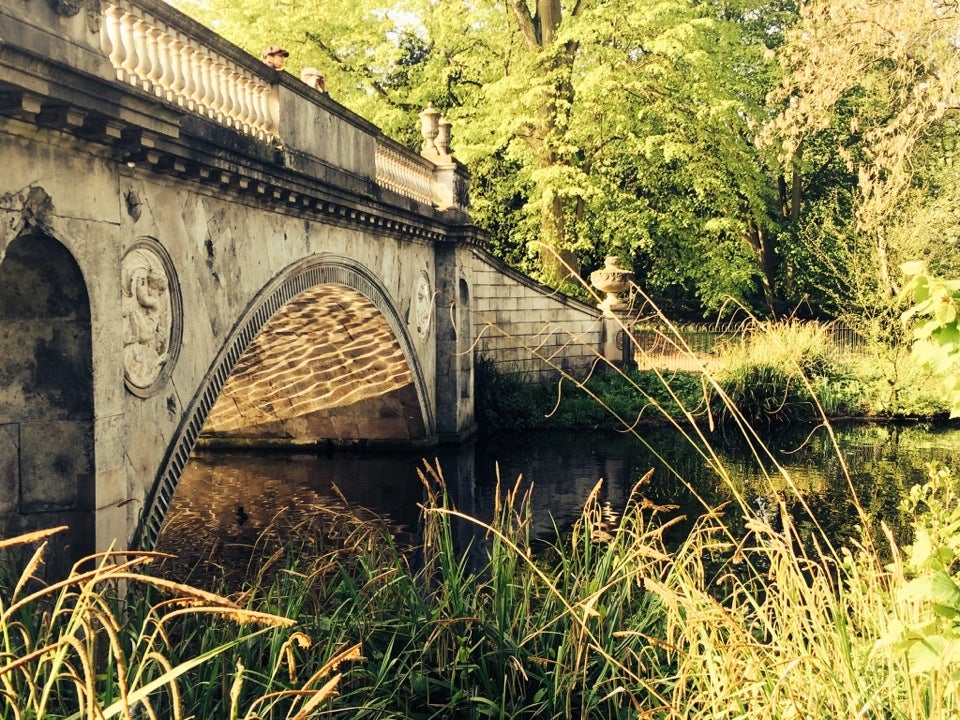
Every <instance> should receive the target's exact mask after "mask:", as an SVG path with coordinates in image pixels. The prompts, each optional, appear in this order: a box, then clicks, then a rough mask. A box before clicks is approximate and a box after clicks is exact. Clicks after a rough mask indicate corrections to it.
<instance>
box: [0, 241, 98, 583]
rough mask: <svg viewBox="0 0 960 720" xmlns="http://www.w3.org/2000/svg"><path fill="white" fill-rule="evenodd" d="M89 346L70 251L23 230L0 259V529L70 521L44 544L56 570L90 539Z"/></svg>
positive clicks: (85, 310) (10, 531)
mask: <svg viewBox="0 0 960 720" xmlns="http://www.w3.org/2000/svg"><path fill="white" fill-rule="evenodd" d="M91 348H92V346H91V326H90V305H89V301H88V297H87V292H86V287H85V285H84V283H83V277H82V276H81V274H80V269H79V267H78V266H77V264H76V262H75V261H74V259H73V257H72V256H71V255H70V253H69V252H68V251H67V250H66V248H65V247H64V246H63V245H61V244H60V243H59V242H57V241H56V240H53V239H51V238H49V237H47V236H45V235H43V234H39V233H27V234H22V235H21V236H19V237H18V238H17V239H16V240H14V241H13V242H12V243H11V244H10V246H9V247H8V248H7V251H6V254H5V256H4V258H3V262H2V263H0V349H2V352H0V483H2V486H0V530H2V532H3V535H4V536H6V537H10V536H12V535H16V534H18V533H23V532H28V531H31V530H37V529H42V528H46V527H52V526H56V525H68V526H70V530H69V531H68V532H66V533H64V534H61V535H59V536H57V537H55V538H54V539H53V541H52V545H53V547H52V548H51V549H50V550H48V552H47V561H46V562H47V568H48V570H49V571H51V572H55V573H59V572H62V571H64V570H66V569H68V568H69V564H70V563H72V561H73V560H75V559H78V558H79V557H81V556H83V555H86V554H89V553H90V552H92V551H93V549H94V532H93V510H94V507H95V498H94V461H93V457H94V451H93V438H94V433H93V372H92V349H91Z"/></svg>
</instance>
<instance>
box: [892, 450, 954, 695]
mask: <svg viewBox="0 0 960 720" xmlns="http://www.w3.org/2000/svg"><path fill="white" fill-rule="evenodd" d="M958 490H960V482H958V479H957V477H956V475H954V474H953V473H952V472H951V471H950V469H949V468H946V467H944V466H942V465H939V464H937V463H932V464H931V465H930V468H929V479H928V481H927V482H926V483H924V484H922V485H914V486H913V487H912V488H911V489H910V494H909V495H908V496H907V497H906V498H904V500H903V502H902V506H903V509H904V510H905V511H906V512H907V513H910V514H913V515H914V517H915V518H916V520H915V521H914V542H913V544H912V545H911V546H910V547H909V548H907V552H906V557H905V562H904V568H903V571H904V572H903V575H902V576H901V577H905V578H910V579H909V580H908V581H907V582H906V583H905V584H904V585H902V586H901V587H900V588H899V590H898V591H897V593H896V598H895V600H896V605H897V610H898V612H897V613H896V617H895V618H893V620H892V622H891V625H890V626H889V632H888V634H887V637H886V640H887V642H889V643H890V644H892V645H893V647H895V648H897V649H899V650H901V651H902V652H904V653H905V654H906V659H907V664H908V673H909V675H911V676H913V677H917V676H926V677H928V678H931V679H936V682H935V683H934V686H935V687H932V688H931V691H932V694H934V695H936V694H939V693H943V696H944V697H950V696H953V697H956V694H957V693H958V692H960V586H958V584H957V578H958V571H960V493H958Z"/></svg>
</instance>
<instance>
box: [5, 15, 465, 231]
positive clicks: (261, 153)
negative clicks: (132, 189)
mask: <svg viewBox="0 0 960 720" xmlns="http://www.w3.org/2000/svg"><path fill="white" fill-rule="evenodd" d="M0 38H2V39H3V40H2V42H0V115H3V116H7V117H16V118H18V119H21V120H24V121H26V122H28V123H31V124H36V125H38V126H42V127H45V128H53V129H60V130H65V131H67V132H70V133H72V134H74V135H77V136H79V137H80V138H82V139H83V140H87V141H93V142H95V143H99V144H101V145H107V146H112V147H113V148H114V150H115V152H116V155H117V159H119V160H120V161H121V162H123V163H127V164H134V165H137V166H143V167H148V168H150V169H151V170H155V171H159V172H162V173H167V174H172V175H174V176H176V177H179V178H184V179H198V180H200V181H201V182H204V183H210V184H213V185H215V186H218V187H222V188H223V189H225V190H231V191H239V192H242V193H248V194H253V195H254V196H256V197H258V198H260V199H268V200H271V201H280V202H282V203H283V204H284V205H289V204H290V203H295V204H296V205H300V206H302V207H304V208H306V209H310V210H312V209H314V208H316V209H317V210H320V211H322V212H329V210H328V204H329V203H327V202H326V198H324V199H322V200H321V199H320V195H319V194H318V193H317V191H316V186H315V183H316V181H319V182H321V183H326V184H328V185H329V184H331V183H332V184H335V185H337V186H338V187H339V188H341V189H345V188H349V190H350V191H351V192H354V193H358V194H360V195H363V196H366V197H375V198H376V199H379V200H382V201H384V202H385V203H386V204H387V205H392V206H395V207H399V208H401V209H402V210H404V211H407V210H412V211H413V212H415V213H422V212H423V208H422V207H416V206H414V205H411V201H413V202H414V203H416V204H418V205H420V206H427V207H431V208H433V209H435V210H439V211H442V212H444V213H447V218H446V219H447V220H452V221H454V222H458V223H462V222H469V215H468V213H469V199H468V183H469V174H468V173H467V171H466V169H465V168H464V167H463V166H462V165H461V164H460V163H458V162H456V161H455V160H453V158H452V157H451V156H450V155H449V154H448V153H447V151H446V148H444V149H443V150H442V151H440V150H438V148H437V146H436V145H435V146H434V148H433V151H432V152H427V151H424V152H423V153H417V152H415V151H413V150H410V149H409V148H406V147H404V146H402V145H401V144H399V143H397V142H395V141H393V140H391V139H390V138H387V137H386V136H384V134H383V133H382V131H381V130H380V129H379V128H377V127H376V126H375V125H373V124H372V123H370V122H369V121H367V120H365V119H363V118H362V117H360V116H358V115H356V114H355V113H352V112H351V111H350V110H348V109H347V108H345V107H343V106H342V105H340V104H339V103H337V102H336V101H335V100H333V99H331V98H330V96H329V95H326V94H321V93H318V92H317V91H316V90H314V89H313V88H311V87H309V86H307V85H305V84H304V83H302V82H300V81H299V80H298V79H297V78H295V77H293V76H292V75H290V74H289V73H285V72H282V71H279V72H278V71H276V70H273V69H272V68H269V67H267V66H266V65H264V64H263V63H262V62H261V61H260V60H259V58H255V57H253V56H251V55H250V54H249V53H247V52H245V51H244V50H242V49H241V48H239V47H237V46H236V45H233V44H232V43H230V42H228V41H226V40H225V39H223V38H222V37H220V36H219V35H217V34H216V33H215V32H213V31H211V30H210V29H208V28H206V27H204V26H203V25H201V24H199V23H197V22H196V21H194V20H192V19H190V18H189V17H188V16H186V15H184V14H183V13H182V12H180V11H179V10H177V9H176V8H174V7H172V6H170V5H168V4H167V3H166V2H163V0H94V3H93V4H89V5H87V4H84V3H82V2H78V1H77V0H48V2H47V3H37V2H31V1H30V0H0ZM415 121H416V119H415V118H411V122H415ZM220 128H226V129H228V132H223V131H221V130H220ZM213 147H217V148H218V151H212V148H213ZM198 149H199V151H198ZM448 211H453V213H454V214H453V216H450V215H449V213H448ZM336 212H340V210H339V209H337V210H336Z"/></svg>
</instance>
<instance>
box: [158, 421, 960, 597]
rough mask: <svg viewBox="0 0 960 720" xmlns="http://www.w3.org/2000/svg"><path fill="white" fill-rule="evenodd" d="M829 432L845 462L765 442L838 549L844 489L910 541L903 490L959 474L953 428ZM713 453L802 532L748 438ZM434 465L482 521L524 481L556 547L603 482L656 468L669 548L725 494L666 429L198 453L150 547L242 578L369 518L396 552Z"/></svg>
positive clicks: (759, 505) (819, 436)
mask: <svg viewBox="0 0 960 720" xmlns="http://www.w3.org/2000/svg"><path fill="white" fill-rule="evenodd" d="M836 436H837V441H838V442H837V445H838V446H839V449H840V456H842V457H843V459H844V462H843V463H842V462H841V460H840V456H838V453H837V450H836V448H835V446H834V445H833V443H832V441H831V439H830V437H829V435H828V433H827V432H826V431H825V429H823V428H821V429H819V430H813V429H812V428H810V427H807V426H801V427H793V428H788V429H786V430H781V431H779V432H778V433H777V435H776V437H773V438H768V439H766V443H767V445H768V447H769V448H770V449H771V452H772V455H773V457H774V459H775V460H776V462H777V463H779V464H780V466H781V467H783V468H784V469H785V470H786V473H787V474H788V475H789V477H790V481H791V482H792V484H793V485H794V486H795V487H796V488H797V489H798V490H799V492H800V494H801V495H802V496H803V498H804V500H805V501H806V503H807V505H808V506H809V508H810V510H811V512H812V514H813V515H814V516H815V517H816V518H817V520H818V521H819V523H820V524H821V526H822V527H823V528H824V529H825V530H826V532H827V533H828V534H829V535H830V536H831V537H832V538H833V539H834V541H836V542H838V543H841V544H842V543H843V542H844V541H845V540H846V539H847V538H848V537H849V536H852V535H853V534H854V533H855V528H856V525H857V523H858V521H859V520H858V515H857V513H856V511H855V508H854V506H853V504H852V495H851V492H850V489H849V488H850V484H852V486H853V487H854V488H855V490H856V493H857V495H858V497H859V502H860V504H861V506H862V507H863V508H864V509H865V510H866V511H867V513H868V516H869V517H870V518H871V519H872V520H873V521H875V522H879V521H881V520H882V521H884V522H886V523H887V524H888V525H890V526H891V527H892V528H893V529H894V532H895V533H897V534H899V535H900V537H901V539H908V538H905V537H904V532H905V529H904V528H905V522H904V520H903V518H901V516H900V514H899V511H898V505H899V502H900V498H901V497H902V496H903V494H904V492H905V491H906V489H907V488H909V487H910V486H911V485H913V484H916V483H919V482H922V481H923V480H925V478H926V476H927V469H926V468H927V465H928V463H929V462H931V461H934V460H937V461H940V462H942V463H945V464H947V465H953V466H957V465H958V461H960V431H958V430H956V429H939V430H938V429H932V428H929V427H926V426H919V425H912V426H896V425H851V426H847V427H839V428H836ZM712 445H713V446H714V449H715V450H717V451H718V453H719V457H720V458H721V462H722V464H723V466H724V467H725V468H726V469H727V471H728V472H729V474H730V476H731V477H733V478H734V479H735V484H736V486H737V488H738V490H740V492H742V495H743V497H744V498H745V500H746V502H747V503H748V504H752V505H753V506H755V507H756V509H757V511H758V513H759V514H761V515H762V514H763V513H764V512H765V510H766V509H767V508H775V507H776V505H777V501H778V500H783V501H784V502H785V504H786V506H787V508H788V509H789V511H790V512H791V515H792V516H793V519H794V520H795V522H796V523H797V524H798V526H799V527H800V528H801V530H802V529H803V527H804V525H805V524H806V525H810V521H809V518H808V517H807V516H806V512H805V511H804V510H803V509H802V507H801V505H800V503H798V502H797V501H796V500H795V498H794V496H793V493H792V492H790V491H789V490H788V484H789V483H787V481H786V480H785V479H784V476H783V474H782V473H778V472H777V470H776V468H775V466H774V463H773V461H767V462H765V463H763V465H765V466H766V472H764V471H763V470H762V469H761V466H760V463H758V462H757V460H756V459H755V457H754V455H753V454H752V452H751V451H750V449H749V447H748V446H747V445H746V444H745V443H742V442H739V443H738V442H733V441H730V440H726V441H722V442H721V441H717V442H715V443H712ZM434 458H436V459H437V461H439V463H440V466H441V467H442V469H443V474H444V477H445V479H446V482H447V485H448V487H449V489H450V492H451V496H452V498H453V500H454V503H455V504H456V506H457V508H458V509H459V510H461V511H463V512H464V513H466V514H468V515H471V516H473V517H476V518H479V519H481V520H489V519H490V518H491V516H492V513H493V509H494V505H495V493H496V487H497V477H498V475H499V477H500V478H501V479H502V482H503V485H504V486H508V487H512V486H513V485H514V483H515V481H516V480H517V478H518V477H520V476H522V478H523V483H527V484H530V483H532V485H533V498H534V502H533V504H532V507H533V513H534V515H533V518H532V523H533V525H532V530H533V534H534V535H535V536H536V537H539V538H548V539H553V538H554V537H555V531H554V526H556V528H558V529H560V530H561V531H563V530H564V529H566V528H569V527H570V526H571V525H572V524H573V523H574V522H575V521H576V519H577V518H578V517H579V514H580V510H581V508H582V506H583V503H584V501H585V499H586V498H587V497H588V495H589V493H590V492H591V490H592V489H593V488H594V486H595V485H596V484H597V482H598V481H600V480H603V485H602V489H601V494H600V500H601V502H602V503H604V504H605V506H606V507H607V508H608V509H609V511H610V514H611V516H615V515H616V514H617V513H619V512H621V511H622V509H623V507H624V505H625V504H626V502H627V501H628V498H629V497H630V494H631V492H632V491H633V488H634V486H635V485H636V483H637V481H638V480H639V479H640V478H641V477H642V476H643V475H644V474H646V473H647V472H648V471H649V470H651V469H653V470H654V473H653V476H652V479H651V480H650V481H649V482H648V483H647V484H646V485H645V486H644V487H643V488H641V490H640V493H641V494H642V496H644V497H646V498H647V499H648V500H650V501H651V502H653V503H655V504H657V505H672V506H676V510H674V511H672V512H673V513H674V514H680V515H684V516H686V517H687V524H684V523H680V524H678V525H677V526H676V527H675V528H674V529H673V533H674V535H673V537H672V538H668V540H670V539H672V540H674V541H676V540H679V539H681V538H682V534H683V533H684V532H685V528H687V527H689V522H692V520H693V519H695V518H697V517H699V515H700V514H701V513H702V512H703V504H702V503H701V501H700V500H698V499H697V497H696V496H697V495H699V496H700V498H702V500H703V502H705V503H706V504H708V505H710V506H712V507H716V506H719V505H721V504H723V503H727V502H729V501H731V500H732V497H733V496H732V493H731V491H730V489H729V487H727V486H726V485H725V484H724V483H722V482H719V480H718V476H717V472H716V470H715V469H713V468H712V467H711V463H710V462H709V461H708V460H707V458H705V457H704V456H703V455H702V454H700V453H699V452H697V451H696V450H695V449H694V448H693V447H692V446H691V444H690V442H689V441H687V440H685V439H684V438H682V437H681V436H680V435H679V434H678V433H677V432H676V431H675V430H673V429H669V428H658V429H652V430H645V431H644V433H643V437H642V438H635V437H632V436H628V435H622V434H615V433H609V432H607V433H585V432H576V433H571V432H556V433H553V432H551V433H545V432H537V433H512V434H510V435H505V436H483V437H479V438H477V439H475V440H474V441H471V442H468V443H465V444H463V445H461V446H458V447H445V448H441V449H439V450H438V451H437V452H436V453H434V454H433V455H431V456H430V457H428V458H423V457H422V456H421V455H411V454H397V455H383V454H377V455H360V454H356V453H349V452H341V453H331V454H326V455H311V454H289V455H286V454H277V453H264V454H250V453H223V452H217V453H213V452H206V451H205V452H200V453H198V454H197V455H196V456H195V457H194V458H193V459H192V460H191V462H190V463H189V465H188V467H187V469H186V471H185V473H184V476H183V478H182V480H181V483H180V486H179V487H178V489H177V492H176V494H175V496H174V500H173V503H172V505H171V508H170V512H169V514H168V518H167V522H166V524H165V526H164V529H163V531H162V532H161V536H160V541H159V543H158V549H160V550H165V551H168V552H171V553H174V554H176V555H177V556H178V558H179V559H178V560H177V561H176V568H175V569H174V570H173V571H174V572H177V573H179V577H180V578H182V579H186V578H187V577H190V576H191V573H192V576H193V578H194V580H198V579H200V578H197V577H196V575H197V573H200V574H210V575H215V574H218V573H220V572H226V573H228V574H230V573H233V574H237V575H242V574H243V573H244V572H245V571H246V568H247V565H248V563H249V562H250V559H251V557H252V555H253V553H254V548H258V549H257V552H260V553H262V552H264V550H265V543H264V534H265V533H267V534H270V535H271V536H272V539H273V542H274V544H275V545H277V546H282V541H283V534H284V532H286V530H289V529H290V528H293V527H295V526H299V527H303V526H304V524H307V525H308V526H309V528H310V533H311V537H313V538H314V540H315V542H316V552H318V553H319V552H323V551H324V548H328V547H333V546H337V545H340V546H342V545H343V544H344V543H348V542H351V541H352V540H351V538H355V537H357V534H358V533H360V532H361V530H362V529H363V528H364V527H367V528H369V526H370V525H371V524H375V523H380V524H383V525H385V526H387V527H389V528H390V529H391V530H392V531H393V533H394V535H395V537H397V538H398V542H400V543H401V544H411V545H412V544H415V543H416V540H417V532H418V525H419V507H418V504H419V503H422V502H423V501H424V490H423V487H422V484H421V481H420V479H419V477H418V469H419V468H422V467H423V463H424V462H425V461H426V462H433V460H434ZM844 463H845V464H846V467H847V468H848V470H849V474H850V483H848V481H847V478H846V476H845V474H844ZM694 491H695V492H694ZM695 493H696V494H695ZM733 506H734V504H731V507H733ZM671 516H672V515H668V517H671ZM728 518H729V523H730V525H731V526H732V528H733V529H734V530H736V529H737V528H738V527H739V525H740V518H738V517H737V516H736V514H735V513H731V514H730V515H729V516H728ZM285 529H286V530H285ZM458 534H459V535H460V541H461V543H462V544H463V545H464V546H465V545H466V543H467V542H468V541H469V540H470V539H471V538H473V539H476V538H478V537H480V536H481V535H482V531H481V530H480V529H479V528H475V527H472V526H463V527H460V528H459V529H458Z"/></svg>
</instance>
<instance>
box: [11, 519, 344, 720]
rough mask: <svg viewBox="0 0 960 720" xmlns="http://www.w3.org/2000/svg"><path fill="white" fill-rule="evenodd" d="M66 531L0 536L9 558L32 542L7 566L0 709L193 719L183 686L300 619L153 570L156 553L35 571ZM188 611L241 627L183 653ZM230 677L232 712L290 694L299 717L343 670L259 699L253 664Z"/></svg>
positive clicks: (82, 716) (82, 719) (38, 714)
mask: <svg viewBox="0 0 960 720" xmlns="http://www.w3.org/2000/svg"><path fill="white" fill-rule="evenodd" d="M63 529H64V528H53V529H50V530H44V531H39V532H35V533H30V534H26V535H23V536H20V537H16V538H12V539H7V540H3V541H0V552H2V553H3V555H4V557H5V559H7V560H9V559H11V558H14V557H15V556H17V555H18V554H21V553H19V552H18V551H23V550H25V549H26V550H27V553H26V557H27V561H26V563H25V564H24V566H23V567H22V569H21V570H20V571H19V572H16V571H15V570H14V569H13V566H11V565H10V564H9V563H5V564H4V566H3V570H4V573H3V577H2V578H0V588H2V591H0V717H4V718H16V719H18V720H19V719H20V718H71V719H76V720H86V719H87V718H89V719H90V720H94V719H96V720H106V719H109V718H115V717H116V718H125V719H127V720H130V719H132V718H134V717H144V716H145V717H152V718H157V717H170V718H181V717H191V716H195V714H194V712H193V709H192V708H190V707H188V706H186V705H185V703H184V701H183V694H184V688H185V686H186V685H187V684H193V683H194V682H196V678H197V673H198V672H203V671H207V672H208V671H209V669H210V667H211V666H212V665H213V664H215V663H216V662H217V660H218V659H219V658H222V657H223V655H224V654H226V653H228V652H229V651H231V650H232V649H234V648H237V647H241V646H243V644H244V643H246V642H249V641H250V640H251V639H255V638H257V637H258V636H261V635H263V634H266V633H270V632H286V633H287V634H289V628H290V627H291V626H292V625H293V624H294V623H293V621H292V620H290V619H288V618H286V617H281V616H278V615H275V614H273V613H269V612H264V611H261V610H256V609H253V608H251V607H244V606H242V605H239V604H237V603H235V602H233V601H231V600H230V599H228V598H225V597H222V596H219V595H216V594H214V593H211V592H208V591H205V590H202V589H200V588H196V587H191V586H188V585H184V584H182V583H178V582H173V581H170V580H166V579H163V578H159V577H152V576H150V575H147V574H144V573H143V572H142V570H143V568H144V566H146V565H147V564H149V563H151V562H152V561H154V560H156V559H157V556H156V555H155V554H153V553H129V552H105V553H100V554H97V555H95V556H92V557H90V558H86V559H84V560H83V561H81V562H79V563H77V564H76V565H74V566H73V568H72V570H71V572H70V573H69V574H68V576H67V577H66V578H64V579H62V580H58V581H56V582H50V583H47V582H44V581H43V580H40V579H39V578H38V577H37V571H38V570H39V569H40V568H41V566H42V564H43V560H44V555H45V552H46V549H47V545H46V541H47V538H49V537H50V536H51V535H53V534H55V533H57V532H59V531H62V530H63ZM34 546H35V549H33V548H34ZM31 549H33V550H32V552H30V550H31ZM161 596H162V599H161ZM148 599H149V600H148ZM186 619H189V621H190V622H199V623H210V624H211V625H213V626H217V627H222V626H226V625H229V626H230V627H232V628H234V632H233V633H232V636H231V637H228V638H221V639H220V640H219V641H218V642H217V643H215V644H211V645H209V646H208V647H205V648H203V649H202V651H199V652H194V653H190V654H189V655H188V656H187V657H185V658H183V659H180V660H173V659H171V658H173V657H174V656H175V655H176V652H175V650H174V647H173V646H174V642H175V641H176V640H177V639H179V638H180V625H181V624H182V623H183V622H184V621H185V620H186ZM231 676H232V687H231V691H230V693H229V697H230V702H229V705H228V707H227V712H226V713H224V714H223V715H221V716H222V717H231V718H235V717H247V716H251V713H252V712H254V708H257V707H259V708H263V707H266V708H269V707H271V706H275V705H277V704H278V703H281V702H285V703H286V706H287V707H289V708H290V710H291V714H290V715H289V717H301V718H305V717H307V716H308V715H309V712H310V708H312V707H315V706H316V705H317V704H319V703H320V702H322V701H323V700H324V699H325V698H326V697H328V696H329V695H330V694H331V693H332V692H333V689H334V687H335V685H336V682H337V681H338V680H339V677H338V676H333V677H332V678H328V679H327V683H326V684H324V685H322V686H319V685H318V682H317V680H318V679H319V678H317V679H312V681H311V682H308V683H306V684H304V685H302V686H301V687H299V688H298V689H297V692H296V694H295V695H293V696H290V695H289V694H286V695H283V694H281V695H277V696H260V697H257V698H254V699H251V701H250V703H249V705H242V704H241V702H240V697H239V695H240V693H239V690H240V688H241V687H242V685H243V682H244V677H243V668H242V667H241V666H239V665H237V666H236V671H235V672H228V673H226V675H225V676H224V677H225V678H227V677H231ZM248 707H249V708H250V709H249V710H247V709H245V708H248Z"/></svg>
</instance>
